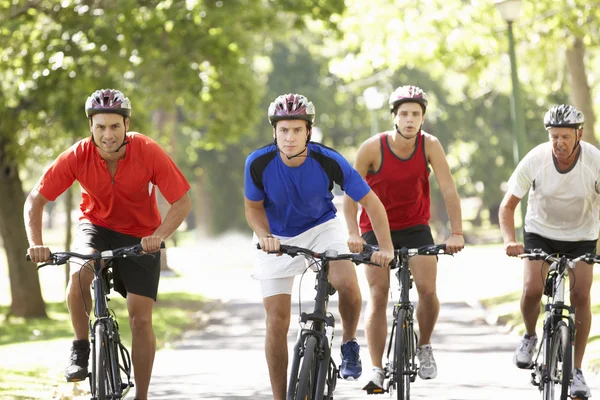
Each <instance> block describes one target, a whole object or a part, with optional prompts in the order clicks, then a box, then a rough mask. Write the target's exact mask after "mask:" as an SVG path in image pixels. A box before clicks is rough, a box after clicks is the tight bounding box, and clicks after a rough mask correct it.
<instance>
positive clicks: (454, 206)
mask: <svg viewBox="0 0 600 400" xmlns="http://www.w3.org/2000/svg"><path fill="white" fill-rule="evenodd" d="M442 196H443V197H444V203H445V204H446V212H447V213H448V219H449V220H450V229H451V230H452V232H454V233H457V232H459V233H462V231H463V228H462V210H461V207H460V197H458V193H457V192H456V189H455V188H454V187H453V188H452V189H448V190H447V191H446V192H445V193H442Z"/></svg>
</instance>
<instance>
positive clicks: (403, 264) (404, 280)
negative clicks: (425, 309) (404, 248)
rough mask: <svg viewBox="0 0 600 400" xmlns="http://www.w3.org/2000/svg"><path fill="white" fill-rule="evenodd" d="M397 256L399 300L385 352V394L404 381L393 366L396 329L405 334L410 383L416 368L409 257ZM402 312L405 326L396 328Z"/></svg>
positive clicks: (395, 306) (405, 354)
mask: <svg viewBox="0 0 600 400" xmlns="http://www.w3.org/2000/svg"><path fill="white" fill-rule="evenodd" d="M397 254H398V258H399V261H398V264H397V265H398V270H397V271H396V273H395V275H396V278H397V279H398V284H399V290H400V298H399V301H398V302H396V304H394V310H393V322H392V330H391V333H390V338H391V339H390V340H389V343H388V350H387V359H388V363H387V366H386V368H385V374H386V377H388V378H389V381H388V384H387V388H385V389H386V390H385V391H387V392H389V391H390V390H393V388H394V387H395V386H396V385H397V384H398V383H399V382H400V381H401V380H402V379H404V376H402V377H400V376H398V372H397V369H398V366H397V365H395V364H394V361H395V360H396V354H395V351H396V349H395V348H394V347H396V346H398V344H397V339H394V338H398V337H400V336H399V335H401V333H399V332H397V330H398V329H403V330H404V331H405V332H406V336H405V340H406V341H407V344H408V346H407V347H406V348H405V349H403V351H404V356H405V357H406V358H407V360H408V365H409V366H410V369H409V371H407V372H405V373H408V377H409V380H410V382H414V381H415V378H416V376H417V368H416V363H415V356H416V340H415V334H414V319H413V318H414V317H413V315H414V306H413V304H412V303H411V301H410V298H409V292H410V289H411V288H412V283H413V279H412V274H411V272H410V268H409V266H408V260H409V258H410V257H409V256H408V253H402V252H400V253H397ZM402 311H404V316H405V321H406V326H405V327H398V319H399V315H400V313H401V312H402ZM403 361H404V362H405V363H406V361H405V360H403ZM405 373H404V374H405Z"/></svg>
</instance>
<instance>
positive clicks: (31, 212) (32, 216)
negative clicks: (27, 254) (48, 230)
mask: <svg viewBox="0 0 600 400" xmlns="http://www.w3.org/2000/svg"><path fill="white" fill-rule="evenodd" d="M43 211H44V208H43V206H42V207H39V206H36V205H35V204H34V200H33V199H32V198H31V197H27V200H26V201H25V207H24V209H23V218H24V220H25V231H26V232H27V240H28V241H29V246H30V247H33V246H42V245H43V244H44V241H43V238H42V216H43Z"/></svg>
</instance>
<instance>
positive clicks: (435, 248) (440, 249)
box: [363, 243, 453, 258]
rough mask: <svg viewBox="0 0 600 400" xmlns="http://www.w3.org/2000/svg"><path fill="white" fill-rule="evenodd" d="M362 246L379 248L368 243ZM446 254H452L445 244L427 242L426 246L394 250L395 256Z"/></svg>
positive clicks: (372, 248) (373, 249)
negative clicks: (447, 250) (448, 251)
mask: <svg viewBox="0 0 600 400" xmlns="http://www.w3.org/2000/svg"><path fill="white" fill-rule="evenodd" d="M363 248H365V249H371V250H372V251H377V250H378V249H379V248H378V247H377V246H373V245H370V244H363ZM442 254H447V255H449V256H451V255H453V254H452V253H447V252H446V244H445V243H442V244H428V245H426V246H421V247H416V248H408V247H404V246H403V247H401V248H399V249H395V250H394V255H395V256H401V255H406V256H408V257H409V258H410V257H414V256H437V255H442Z"/></svg>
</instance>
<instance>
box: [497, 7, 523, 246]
mask: <svg viewBox="0 0 600 400" xmlns="http://www.w3.org/2000/svg"><path fill="white" fill-rule="evenodd" d="M495 6H496V8H497V9H498V11H499V12H500V15H502V18H503V19H504V20H505V21H506V24H507V25H508V29H507V32H508V53H509V57H510V70H511V80H512V97H511V116H512V122H513V130H512V139H513V161H514V164H515V167H516V166H517V165H518V164H519V161H520V154H519V153H520V151H524V150H525V148H524V146H523V139H524V138H525V118H524V117H523V108H522V105H521V93H520V90H519V77H518V72H517V57H516V54H515V38H514V36H513V22H515V21H516V20H517V19H518V18H519V16H520V13H521V0H498V1H496V2H495ZM519 150H520V151H519ZM526 211H527V203H526V202H525V199H524V198H523V199H521V224H522V225H521V226H522V228H524V227H525V212H526ZM519 233H520V232H519ZM520 236H521V235H520V234H519V237H520Z"/></svg>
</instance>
